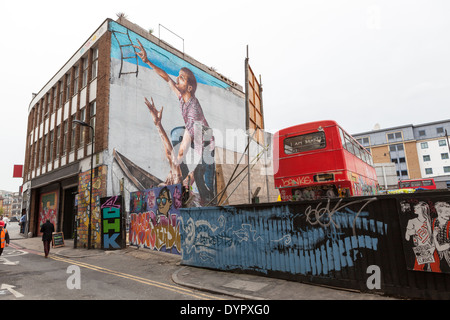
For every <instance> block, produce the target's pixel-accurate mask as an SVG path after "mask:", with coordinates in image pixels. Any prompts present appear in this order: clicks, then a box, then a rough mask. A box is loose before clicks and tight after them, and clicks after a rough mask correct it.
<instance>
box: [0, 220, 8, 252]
mask: <svg viewBox="0 0 450 320" xmlns="http://www.w3.org/2000/svg"><path fill="white" fill-rule="evenodd" d="M5 246H6V247H7V246H9V233H8V230H6V227H5V222H4V221H2V220H0V256H1V255H2V253H3V249H5Z"/></svg>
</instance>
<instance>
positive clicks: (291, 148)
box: [284, 131, 326, 154]
mask: <svg viewBox="0 0 450 320" xmlns="http://www.w3.org/2000/svg"><path fill="white" fill-rule="evenodd" d="M325 147H326V143H325V133H324V132H323V131H319V132H313V133H307V134H303V135H300V136H295V137H289V138H286V139H284V152H285V153H286V154H293V153H299V152H304V151H312V150H316V149H323V148H325Z"/></svg>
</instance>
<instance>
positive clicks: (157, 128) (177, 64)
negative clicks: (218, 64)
mask: <svg viewBox="0 0 450 320" xmlns="http://www.w3.org/2000/svg"><path fill="white" fill-rule="evenodd" d="M109 30H110V31H111V32H112V35H113V36H112V41H111V80H110V82H111V96H110V110H111V111H110V125H111V126H117V127H124V128H126V130H111V131H110V133H109V134H110V137H109V141H110V143H109V144H110V146H112V148H111V151H112V152H114V158H117V159H118V158H119V157H120V159H119V160H118V162H119V161H121V159H127V161H128V162H129V164H128V166H133V167H135V168H138V170H139V171H140V173H139V176H136V175H135V174H134V173H133V172H131V171H130V170H124V168H123V166H122V167H121V169H122V170H123V173H124V174H125V175H126V177H127V178H128V179H129V181H131V182H132V183H133V184H134V185H135V187H136V189H137V190H142V186H144V187H145V188H146V189H148V188H151V187H158V186H164V185H174V184H183V185H185V186H187V184H189V185H190V187H191V191H192V195H193V201H191V202H190V203H191V205H192V206H201V205H206V204H208V203H209V202H210V201H211V200H213V198H214V196H215V194H216V193H217V192H216V169H215V148H216V147H217V146H218V144H219V146H221V144H222V141H218V140H217V139H216V137H215V131H216V130H222V132H225V129H226V128H237V127H239V126H244V125H245V120H244V117H243V116H244V113H243V108H244V103H243V99H242V97H239V96H237V95H236V94H235V93H232V92H231V91H230V90H229V85H228V84H227V83H225V82H223V81H221V80H219V79H217V78H215V77H213V76H211V75H210V74H209V73H207V72H205V71H203V70H201V69H199V68H198V67H196V66H194V65H192V64H190V63H189V62H187V61H186V60H184V59H181V58H180V57H178V56H176V55H174V54H172V53H170V52H169V51H166V50H164V49H162V48H161V47H159V46H157V45H156V44H154V43H153V42H151V41H149V40H147V39H145V38H143V37H141V36H139V35H138V34H136V33H134V32H132V31H131V30H129V29H127V28H125V27H123V26H121V25H120V24H118V23H116V22H113V21H111V22H110V23H109ZM143 176H147V177H150V179H149V180H150V181H151V183H145V181H144V182H143V181H142V180H141V179H140V177H143ZM147 180H148V179H147Z"/></svg>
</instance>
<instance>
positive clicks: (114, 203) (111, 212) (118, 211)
mask: <svg viewBox="0 0 450 320" xmlns="http://www.w3.org/2000/svg"><path fill="white" fill-rule="evenodd" d="M100 204H101V205H100V209H101V216H102V223H101V226H102V249H106V250H115V249H122V248H124V247H125V243H124V241H123V240H124V239H123V232H124V230H123V228H122V197H121V196H113V197H106V198H101V199H100Z"/></svg>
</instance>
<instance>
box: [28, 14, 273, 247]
mask: <svg viewBox="0 0 450 320" xmlns="http://www.w3.org/2000/svg"><path fill="white" fill-rule="evenodd" d="M144 54H145V55H144ZM183 86H184V87H183ZM186 92H188V93H189V97H190V99H189V100H186V99H185V98H186V96H187V95H186ZM192 110H194V111H192ZM192 119H195V121H192ZM80 122H82V124H84V125H80ZM245 125H246V114H245V100H244V93H243V90H242V87H241V86H240V85H238V84H236V83H234V82H232V81H231V80H229V79H227V78H226V77H224V76H222V75H221V74H219V73H217V72H216V71H214V70H211V69H210V68H208V67H206V66H205V65H203V64H201V63H199V62H198V61H196V60H194V59H193V58H191V57H189V56H188V55H186V54H185V53H184V52H180V51H178V50H176V49H174V48H172V47H171V46H170V45H168V44H167V43H165V42H163V41H162V40H160V39H158V38H156V37H154V36H153V35H151V34H150V33H149V32H148V31H146V30H144V29H142V28H140V27H139V26H137V25H135V24H133V23H131V22H130V21H128V20H126V19H124V18H119V19H118V20H117V21H113V20H111V19H107V20H105V21H104V22H103V23H102V24H101V25H100V27H99V28H98V29H97V30H96V31H95V32H94V33H93V34H92V36H91V37H90V38H89V39H88V40H87V41H86V42H85V43H84V44H83V45H82V46H81V48H80V49H79V50H78V51H77V52H76V53H75V54H74V55H73V56H72V57H71V59H70V60H69V61H68V62H67V63H66V64H65V65H64V66H63V67H62V68H61V69H60V70H59V71H58V72H57V73H56V74H55V76H54V77H52V78H51V79H50V80H49V81H48V82H47V84H46V85H45V86H44V87H43V88H42V89H41V90H40V91H39V92H38V93H37V94H33V99H32V101H31V103H30V105H29V110H28V127H27V142H26V152H25V162H24V177H23V180H24V184H23V191H24V208H26V210H27V215H28V221H29V225H28V232H31V234H32V235H33V236H39V235H40V232H39V226H40V225H41V224H42V223H43V222H45V220H47V219H49V220H50V221H51V222H53V223H54V224H55V227H56V230H58V231H62V232H64V236H65V237H66V238H74V239H77V246H79V247H86V246H87V244H88V243H89V241H88V240H87V236H88V234H89V232H88V228H89V226H91V229H90V231H91V232H92V235H91V240H92V242H91V243H92V247H100V243H101V239H100V238H101V236H100V232H101V219H100V199H101V198H104V197H110V196H113V195H117V194H122V195H124V198H125V201H124V205H125V207H126V208H127V210H128V208H129V202H130V199H129V194H130V193H131V192H135V191H139V190H145V189H148V188H152V187H156V186H159V185H164V184H172V183H175V179H178V180H177V182H180V181H179V180H180V178H182V182H183V183H185V184H189V190H190V191H191V194H194V195H196V198H195V199H196V202H195V203H196V204H197V205H206V204H208V203H211V202H210V201H213V200H214V198H215V196H216V195H217V193H218V191H219V190H221V188H223V187H224V185H225V184H226V182H227V178H228V177H227V172H230V171H232V170H230V168H232V167H234V166H235V164H236V162H235V161H233V159H236V158H237V154H239V153H242V152H243V151H244V149H245V144H239V143H237V144H236V143H235V141H236V139H235V138H236V135H239V134H240V133H245ZM186 132H188V133H189V135H188V133H186ZM230 132H231V133H230ZM236 132H238V133H236ZM189 139H190V141H189ZM198 139H199V140H198ZM238 140H239V139H238ZM241 140H242V139H241ZM183 141H189V142H190V143H188V142H186V143H185V144H183ZM244 141H245V139H244ZM181 148H184V149H183V150H184V153H183V155H184V158H183V160H182V164H180V166H179V167H180V168H181V169H180V171H176V170H178V167H177V166H176V165H174V163H175V164H177V163H176V162H175V160H174V158H173V157H171V154H176V153H177V152H178V154H181V153H182V152H181V151H179V150H180V149H181ZM91 150H93V151H91ZM206 155H207V156H206ZM227 157H228V158H227ZM176 161H181V160H179V159H178V160H176ZM91 162H92V167H91ZM91 169H92V170H91ZM175 171H176V172H175ZM91 172H92V176H91ZM259 180H260V182H261V183H260V185H261V187H262V188H263V189H264V190H266V189H267V190H268V188H269V187H268V186H269V185H268V184H267V185H266V184H264V181H265V180H264V179H259ZM271 185H272V186H273V183H272V184H271ZM258 186H259V185H258V183H256V184H254V185H252V188H253V189H256V188H257V187H258ZM91 190H92V193H91V192H90V191H91ZM264 192H265V191H264ZM271 192H273V194H275V191H274V190H271ZM236 196H239V193H237V194H236V195H235V197H236ZM274 196H275V195H274ZM228 201H231V200H230V199H229V200H228ZM235 202H239V199H236V198H235ZM89 206H91V211H90V212H91V213H90V216H89V210H88V208H89ZM89 218H91V219H89Z"/></svg>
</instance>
